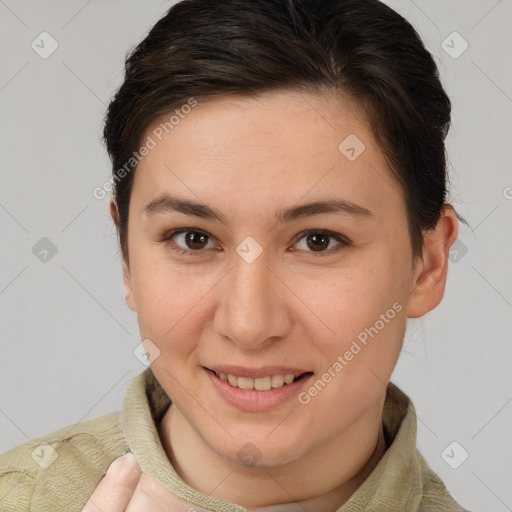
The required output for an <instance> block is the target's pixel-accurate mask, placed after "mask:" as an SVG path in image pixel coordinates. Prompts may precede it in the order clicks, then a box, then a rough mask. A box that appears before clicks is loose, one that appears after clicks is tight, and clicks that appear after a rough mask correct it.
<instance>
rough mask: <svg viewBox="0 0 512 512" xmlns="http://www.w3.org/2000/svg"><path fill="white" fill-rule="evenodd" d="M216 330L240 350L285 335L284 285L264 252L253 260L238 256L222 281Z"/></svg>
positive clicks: (287, 320)
mask: <svg viewBox="0 0 512 512" xmlns="http://www.w3.org/2000/svg"><path fill="white" fill-rule="evenodd" d="M219 284H220V289H219V294H220V295H219V301H218V305H217V309H216V312H215V319H214V330H215V332H216V333H217V334H218V335H220V336H223V337H224V338H228V339H229V340H230V341H231V342H232V343H234V344H236V345H238V346H239V347H240V348H242V349H246V350H247V349H249V350H251V349H252V350H258V349H261V348H263V347H265V346H267V345H269V344H271V343H273V342H275V341H276V339H278V338H282V337H285V336H286V335H287V333H288V332H289V330H290V327H291V318H290V311H289V309H288V304H287V300H290V298H289V297H288V298H287V297H286V287H285V286H284V285H283V284H282V282H281V281H280V279H279V278H278V277H277V276H276V271H275V270H273V269H272V268H270V265H269V261H268V259H267V258H266V257H265V256H264V253H263V254H262V255H260V256H259V257H258V258H257V259H256V260H255V261H253V262H252V263H247V262H246V261H244V259H243V258H241V257H239V256H238V255H237V256H236V257H235V262H234V266H233V268H232V269H231V271H230V272H229V273H228V275H227V276H226V278H225V279H223V280H222V281H221V283H219Z"/></svg>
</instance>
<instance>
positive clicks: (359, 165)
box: [0, 0, 464, 512]
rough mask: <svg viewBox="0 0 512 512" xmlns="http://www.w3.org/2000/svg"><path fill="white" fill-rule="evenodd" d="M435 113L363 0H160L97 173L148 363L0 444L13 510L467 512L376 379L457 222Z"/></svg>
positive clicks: (132, 61) (437, 276) (413, 68)
mask: <svg viewBox="0 0 512 512" xmlns="http://www.w3.org/2000/svg"><path fill="white" fill-rule="evenodd" d="M449 123H450V101H449V99H448V97H447V96H446V94H445V92H444V90H443V87H442V85H441V83H440V81H439V76H438V71H437V68H436V65H435V63H434V61H433V59H432V56H431V55H430V54H429V53H428V52H427V51H426V49H425V48H424V46H423V44H422V42H421V40H420V38H419V36H418V35H417V33H416V32H415V31H414V29H413V28H412V27H411V25H410V24H409V23H408V22H407V21H406V20H404V19H403V18H402V17H401V16H399V15H398V14H397V13H395V12H394V11H393V10H391V9H390V8H389V7H387V6H386V5H384V4H382V3H380V2H378V1H377V0H322V1H320V0H302V1H291V0H290V1H277V0H227V1H224V2H216V1H213V0H185V1H182V2H180V3H178V4H176V5H175V6H173V7H172V8H171V9H170V10H169V12H168V13H167V14H166V15H165V16H164V17H163V18H162V19H161V20H160V21H158V23H157V24H156V25H155V26H154V27H153V29H152V30H151V32H150V33H149V35H148V36H147V37H146V38H145V39H144V41H142V42H141V43H140V44H139V46H138V47H137V48H136V49H135V50H134V51H133V52H132V53H131V55H130V56H129V57H128V59H127V62H126V77H125V81H124V83H123V84H122V86H121V88H120V89H119V91H118V92H117V94H116V96H115V97H114V99H113V100H112V102H111V104H110V106H109V108H108V112H107V116H106V123H105V128H104V138H105V142H106V145H107V149H108V152H109V154H110V157H111V160H112V165H113V167H112V168H113V175H112V181H111V183H109V184H107V185H106V186H105V187H103V188H100V189H98V190H97V191H96V192H95V193H96V194H99V195H100V194H102V193H104V192H105V191H106V190H108V189H109V188H110V187H111V186H113V190H114V197H113V199H112V201H111V214H112V218H113V221H114V223H115V225H116V227H117V229H118V234H119V240H120V247H121V252H122V257H123V276H124V285H125V289H126V301H127V304H128V306H129V307H130V308H131V309H132V310H134V311H135V312H136V313H137V317H138V321H139V326H140V333H141V338H142V339H143V340H144V341H143V348H144V351H145V352H146V356H147V358H148V363H149V364H150V367H149V368H148V369H147V370H146V371H145V372H143V373H142V374H141V375H139V376H138V377H136V378H135V379H134V380H133V381H132V383H131V385H130V387H129V389H128V390H127V394H126V399H125V403H124V406H123V410H122V411H121V412H120V413H112V414H110V415H107V416H104V417H102V418H98V419H96V420H90V421H88V422H83V423H81V424H78V425H75V426H74V427H73V429H72V431H70V430H69V429H62V430H60V431H57V432H54V433H52V434H50V435H48V436H45V437H44V438H39V439H37V440H34V441H33V442H29V443H25V444H24V445H22V446H20V447H17V448H15V449H13V450H11V451H10V452H7V453H5V454H4V455H3V456H2V457H1V458H0V461H1V463H2V467H3V468H10V469H9V470H4V476H3V477H2V478H3V479H4V482H5V486H4V487H7V484H8V483H9V484H10V485H9V487H10V489H11V490H10V491H9V494H4V496H3V498H2V499H3V500H4V502H5V503H9V504H10V506H11V508H10V509H9V510H14V509H16V510H25V509H27V510H28V509H29V508H30V510H82V508H83V510H84V511H86V512H90V511H93V510H102V511H104V512H107V511H110V512H114V511H122V510H128V511H131V510H134V511H135V510H137V511H140V510H183V511H185V510H188V511H193V510H198V511H199V510H211V511H226V512H227V511H230V512H231V511H243V510H251V511H260V512H262V511H274V512H284V511H287V512H288V511H295V510H308V511H322V512H330V511H333V512H334V511H338V512H348V511H350V512H355V511H366V512H368V511H393V512H396V511H441V510H442V511H444V512H446V511H463V510H464V509H463V508H462V507H461V506H460V505H458V504H457V503H456V502H455V501H454V499H453V498H452V497H451V496H450V494H449V492H448V491H447V490H446V488H445V486H444V484H443V483H442V481H441V480H440V479H439V477H438V476H437V475H436V474H435V473H434V472H433V471H432V470H431V469H430V468H429V467H428V465H427V464H426V462H425V460H424V459H423V457H422V456H421V454H420V453H419V452H418V451H417V449H416V437H415V436H416V419H415V413H414V407H413V405H412V403H411V402H410V400H409V398H408V397H407V396H406V395H405V394H404V393H403V392H402V391H401V390H400V389H398V388H397V387H396V386H395V385H393V384H392V383H391V382H390V377H391V374H392V372H393V369H394V367H395V364H396V361H397V359H398V356H399V354H400V351H401V347H402V343H403V340H404V334H405V329H406V323H407V319H408V318H417V317H421V316H423V315H424V314H426V313H427V312H429V311H431V310H432V309H433V308H435V307H436V306H437V305H438V304H439V302H440V301H441V299H442V296H443V293H444V288H445V283H446V276H447V268H448V253H449V248H450V246H451V245H452V243H453V241H454V240H455V238H456V236H457V216H456V214H455V212H454V210H453V208H452V207H451V206H450V205H449V204H447V190H446V160H445V147H444V140H445V137H446V134H447V131H448V127H449ZM127 452H128V453H130V454H134V455H135V457H134V456H133V455H128V456H127V457H123V458H120V456H121V455H123V454H124V453H127ZM29 457H30V458H31V459H33V461H36V462H38V465H39V467H38V468H37V471H35V469H34V467H33V466H34V464H33V461H32V460H31V461H30V462H31V463H32V466H30V467H28V459H29ZM37 459H39V461H38V460H37ZM113 461H115V462H114V463H113V464H111V463H112V462H113ZM109 466H110V469H109V471H108V473H107V474H106V475H105V471H106V470H107V468H109ZM13 468H16V470H15V469H13ZM104 475H105V476H104ZM34 483H35V485H34ZM4 492H5V491H2V493H4ZM13 504H14V505H15V506H16V507H18V508H14V505H13Z"/></svg>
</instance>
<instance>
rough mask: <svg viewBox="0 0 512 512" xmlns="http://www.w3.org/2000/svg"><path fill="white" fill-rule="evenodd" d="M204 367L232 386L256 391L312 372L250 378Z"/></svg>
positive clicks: (301, 377)
mask: <svg viewBox="0 0 512 512" xmlns="http://www.w3.org/2000/svg"><path fill="white" fill-rule="evenodd" d="M206 369H207V370H208V371H210V372H211V373H213V374H214V375H216V376H217V377H218V378H219V379H220V380H222V381H224V382H226V383H228V384H229V385H230V386H232V387H234V388H238V389H246V390H256V391H270V390H271V389H277V388H281V387H283V386H286V385H288V384H292V383H293V382H296V381H298V380H300V379H303V378H304V377H306V376H308V375H312V372H304V373H300V374H293V373H289V374H286V375H268V376H266V377H258V378H256V379H252V378H250V377H239V376H237V375H231V374H230V373H223V372H217V371H214V370H210V369H209V368H206Z"/></svg>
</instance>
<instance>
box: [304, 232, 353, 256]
mask: <svg viewBox="0 0 512 512" xmlns="http://www.w3.org/2000/svg"><path fill="white" fill-rule="evenodd" d="M299 236H300V238H299V243H298V244H297V245H298V246H300V245H301V244H300V242H301V241H302V240H304V241H305V242H304V243H303V244H302V247H299V249H300V250H304V251H306V252H310V253H312V256H327V255H328V254H331V253H333V252H335V251H338V250H339V249H341V248H343V247H345V246H347V245H350V242H349V241H348V240H347V239H346V238H344V237H343V236H341V235H339V234H337V233H333V232H332V231H326V230H323V229H315V230H310V231H306V232H303V233H301V234H300V235H299ZM332 240H335V241H337V242H338V245H335V246H334V248H333V246H332V244H331V242H332Z"/></svg>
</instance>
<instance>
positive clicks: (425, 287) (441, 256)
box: [407, 205, 458, 318]
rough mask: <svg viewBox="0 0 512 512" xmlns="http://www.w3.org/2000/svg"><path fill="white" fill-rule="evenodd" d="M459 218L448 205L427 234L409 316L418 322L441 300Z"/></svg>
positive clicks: (416, 274) (417, 269)
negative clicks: (417, 319)
mask: <svg viewBox="0 0 512 512" xmlns="http://www.w3.org/2000/svg"><path fill="white" fill-rule="evenodd" d="M457 232H458V224H457V216H456V214H455V211H454V210H453V208H452V207H451V206H449V205H445V206H444V208H443V210H442V212H441V217H440V219H439V221H438V223H437V225H436V227H435V228H433V229H431V230H428V231H425V232H424V247H423V252H422V255H421V257H420V258H419V261H418V262H417V267H416V271H415V274H414V281H413V283H412V284H413V290H412V293H411V298H410V301H409V304H408V306H407V316H408V317H409V318H418V317H420V316H423V315H425V314H426V313H428V312H429V311H431V310H433V309H434V308H435V307H436V306H437V305H438V304H439V303H440V302H441V300H442V298H443V295H444V290H445V286H446V276H447V273H448V256H449V254H450V247H451V245H452V244H453V242H454V241H455V239H456V238H457Z"/></svg>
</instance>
